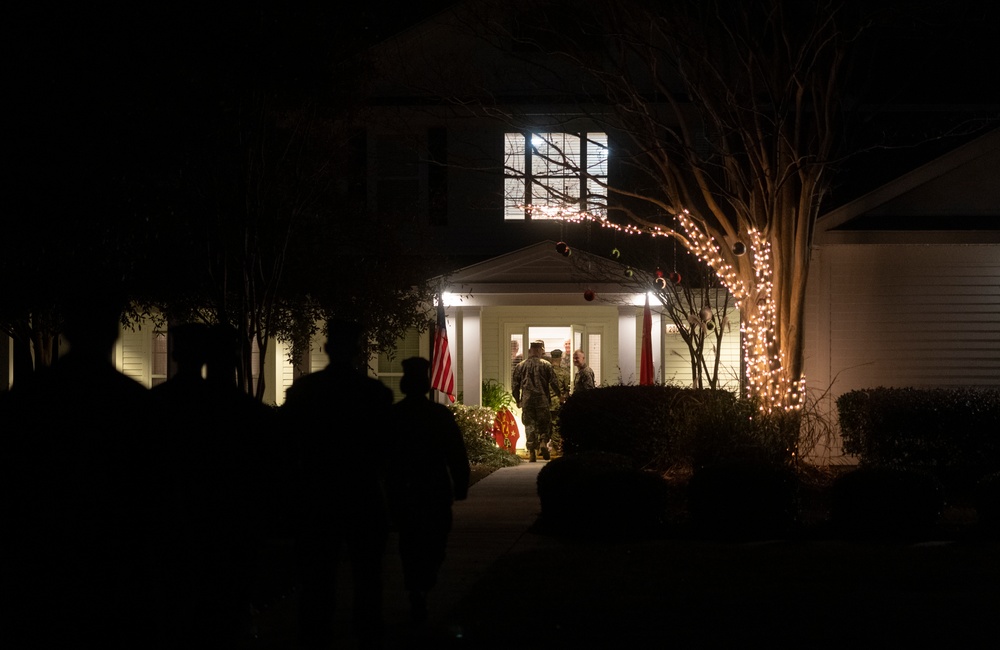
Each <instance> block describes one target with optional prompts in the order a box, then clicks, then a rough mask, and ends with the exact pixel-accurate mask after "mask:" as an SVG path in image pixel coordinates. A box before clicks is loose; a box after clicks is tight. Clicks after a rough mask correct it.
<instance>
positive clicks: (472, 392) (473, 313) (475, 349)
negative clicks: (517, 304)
mask: <svg viewBox="0 0 1000 650" xmlns="http://www.w3.org/2000/svg"><path fill="white" fill-rule="evenodd" d="M458 315H459V317H460V322H461V327H462V335H461V336H462V403H463V404H465V405H466V406H482V404H483V331H482V320H483V318H482V317H483V308H482V307H459V308H458Z"/></svg>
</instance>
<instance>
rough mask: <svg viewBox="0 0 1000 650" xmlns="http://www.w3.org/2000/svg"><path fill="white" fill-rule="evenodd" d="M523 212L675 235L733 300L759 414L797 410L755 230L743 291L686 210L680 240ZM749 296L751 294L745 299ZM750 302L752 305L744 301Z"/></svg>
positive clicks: (801, 385) (568, 213)
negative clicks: (750, 273)
mask: <svg viewBox="0 0 1000 650" xmlns="http://www.w3.org/2000/svg"><path fill="white" fill-rule="evenodd" d="M521 207H523V208H524V209H526V210H528V211H529V212H537V213H539V214H541V215H543V216H544V217H545V218H549V219H562V220H563V221H568V222H571V223H581V222H584V221H592V222H595V223H597V224H599V225H600V226H601V227H603V228H609V229H612V230H616V231H618V232H620V233H623V234H626V235H648V236H651V237H675V238H677V239H683V241H684V244H685V246H686V248H687V249H688V251H689V252H691V253H692V254H693V255H694V256H695V257H697V258H698V259H699V260H700V261H702V262H705V263H706V264H707V265H708V266H709V267H710V268H711V269H712V270H713V271H714V272H715V274H716V276H718V278H719V280H720V282H722V284H723V285H724V286H725V287H726V288H727V289H728V290H729V292H730V293H731V294H732V295H733V298H734V299H735V300H736V306H737V308H738V309H739V310H740V313H742V314H744V318H743V319H742V321H743V322H742V323H741V324H740V332H741V334H742V336H741V338H742V340H743V350H744V353H745V355H746V359H747V364H746V380H747V388H748V391H749V393H750V395H751V396H754V397H758V398H759V399H760V401H761V410H762V411H772V410H775V409H785V410H798V409H800V408H802V400H803V397H804V395H805V377H799V378H797V379H795V380H791V379H789V378H788V377H786V375H785V373H784V372H783V370H784V368H785V358H784V355H783V354H782V353H781V352H780V351H779V350H778V349H777V348H776V346H775V342H774V332H775V320H776V318H777V307H776V305H775V301H774V294H773V292H774V283H773V269H772V266H771V244H770V243H769V242H768V241H767V240H766V239H765V238H764V237H763V235H762V234H761V233H760V231H759V230H756V229H750V230H749V231H747V233H746V234H747V236H748V237H749V240H750V241H749V244H750V245H749V247H748V250H747V252H746V254H745V255H746V256H745V257H742V259H744V260H748V261H749V262H750V263H751V264H752V266H753V278H754V282H753V287H748V286H747V284H746V282H744V281H743V279H742V278H741V277H740V274H739V271H738V269H736V268H734V267H733V266H732V265H731V264H729V263H728V262H727V261H726V260H725V258H724V257H723V254H722V248H721V246H720V245H719V244H718V242H717V241H716V240H715V238H713V237H711V236H710V235H708V234H707V233H705V232H704V231H703V230H702V229H701V228H699V227H698V225H697V224H696V223H695V222H694V220H692V219H691V217H690V213H689V212H688V211H687V210H683V211H682V212H680V213H678V214H677V215H676V218H677V221H678V222H679V223H680V226H681V229H683V231H684V236H683V237H681V236H680V233H678V232H676V231H674V230H673V229H670V228H661V227H659V226H655V227H653V228H640V227H638V226H633V225H622V224H616V223H612V222H611V221H608V219H607V217H606V216H603V215H594V214H591V213H589V212H585V211H578V210H577V211H572V210H566V209H564V208H558V207H543V206H521ZM751 293H752V295H751ZM751 298H753V306H752V308H748V307H750V300H751Z"/></svg>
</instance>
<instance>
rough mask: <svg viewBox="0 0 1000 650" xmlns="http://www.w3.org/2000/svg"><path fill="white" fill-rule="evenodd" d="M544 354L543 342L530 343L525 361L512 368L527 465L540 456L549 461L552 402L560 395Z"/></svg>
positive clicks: (513, 391) (513, 390) (513, 388)
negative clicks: (526, 451) (526, 452)
mask: <svg viewBox="0 0 1000 650" xmlns="http://www.w3.org/2000/svg"><path fill="white" fill-rule="evenodd" d="M544 354H545V342H544V341H532V342H531V344H530V345H529V346H528V358H527V359H525V360H524V361H522V362H521V363H519V364H517V366H516V367H515V368H514V373H513V381H512V385H513V386H512V390H511V394H512V395H513V396H514V401H515V402H516V403H517V406H518V408H520V409H521V419H522V421H523V422H524V433H525V446H526V447H527V448H528V461H529V462H532V463H534V462H536V461H537V460H538V457H537V454H538V453H539V452H541V455H542V458H543V459H544V460H548V459H549V448H548V444H549V439H550V437H551V435H552V413H551V411H550V410H549V409H550V408H551V405H552V403H551V400H552V396H553V395H558V394H559V383H558V380H557V379H556V373H555V371H554V370H553V369H552V364H551V363H549V362H548V361H546V360H545V359H543V358H542V355H544Z"/></svg>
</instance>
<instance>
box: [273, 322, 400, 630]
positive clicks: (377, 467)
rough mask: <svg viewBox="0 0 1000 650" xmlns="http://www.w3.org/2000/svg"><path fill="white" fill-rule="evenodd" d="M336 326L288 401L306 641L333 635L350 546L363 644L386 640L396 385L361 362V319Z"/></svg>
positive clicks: (285, 414) (284, 410) (356, 625)
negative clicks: (389, 441) (388, 470)
mask: <svg viewBox="0 0 1000 650" xmlns="http://www.w3.org/2000/svg"><path fill="white" fill-rule="evenodd" d="M327 330H328V331H327V334H328V342H327V344H326V346H325V351H326V353H327V355H328V356H329V358H330V361H329V363H328V365H327V366H326V368H324V369H323V370H321V371H319V372H315V373H311V374H308V375H303V376H301V377H299V378H298V379H296V380H295V382H294V383H293V384H292V386H291V387H289V389H288V390H287V391H286V398H285V403H284V404H283V405H282V406H281V416H282V418H283V420H284V426H285V428H286V431H287V433H288V435H290V436H291V437H292V438H293V440H294V445H295V452H294V453H295V460H296V463H297V464H296V472H297V489H296V494H295V507H296V522H295V532H294V534H295V545H296V556H297V564H298V580H299V593H298V635H299V646H300V647H303V648H318V647H330V645H331V643H332V639H333V638H334V632H335V629H334V612H335V605H336V578H337V565H338V562H339V560H340V557H341V553H342V552H343V551H344V550H345V549H346V553H347V557H348V559H349V561H350V565H351V570H352V580H353V592H354V598H353V611H352V614H353V630H354V633H355V634H356V635H357V637H358V639H359V642H360V644H361V645H362V646H363V647H379V646H380V645H381V642H382V636H383V620H382V593H383V585H382V579H383V578H382V566H383V558H384V555H385V548H386V543H387V540H388V533H389V513H388V506H387V503H386V499H385V482H384V481H385V471H384V470H385V466H384V451H385V450H384V444H385V441H386V436H387V429H386V425H387V416H388V413H389V407H390V406H391V405H392V399H393V398H392V391H391V390H389V388H388V387H386V386H385V385H384V384H382V382H380V381H378V380H377V379H373V378H370V377H368V376H367V374H366V373H365V372H363V371H362V370H361V369H360V365H359V363H358V355H359V350H360V337H361V335H362V330H361V328H360V326H359V325H358V324H357V323H353V322H347V321H332V322H330V323H329V325H328V328H327ZM338 409H343V410H344V412H342V413H341V412H338ZM348 420H350V421H348Z"/></svg>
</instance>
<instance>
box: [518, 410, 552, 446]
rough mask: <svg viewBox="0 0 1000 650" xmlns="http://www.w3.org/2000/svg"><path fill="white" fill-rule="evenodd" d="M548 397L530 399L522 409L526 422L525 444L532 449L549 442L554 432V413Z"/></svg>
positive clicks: (523, 419) (523, 418) (523, 420)
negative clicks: (550, 409)
mask: <svg viewBox="0 0 1000 650" xmlns="http://www.w3.org/2000/svg"><path fill="white" fill-rule="evenodd" d="M549 407H550V405H549V401H548V400H547V399H540V400H529V401H526V402H525V403H524V406H523V407H522V409H521V421H522V422H523V423H524V446H525V447H526V448H527V449H528V450H529V451H530V450H532V449H536V450H537V449H540V448H542V447H544V446H545V445H547V444H548V443H549V438H550V436H551V432H552V414H551V411H549Z"/></svg>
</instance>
